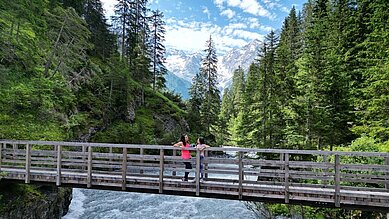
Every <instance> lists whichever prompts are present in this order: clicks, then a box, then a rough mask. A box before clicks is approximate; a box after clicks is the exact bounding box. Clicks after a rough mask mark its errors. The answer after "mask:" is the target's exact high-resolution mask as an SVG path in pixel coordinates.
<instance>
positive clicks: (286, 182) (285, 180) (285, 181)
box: [284, 153, 289, 204]
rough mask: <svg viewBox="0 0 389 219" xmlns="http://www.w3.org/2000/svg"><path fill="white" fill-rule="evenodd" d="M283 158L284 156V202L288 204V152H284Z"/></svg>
mask: <svg viewBox="0 0 389 219" xmlns="http://www.w3.org/2000/svg"><path fill="white" fill-rule="evenodd" d="M284 158H285V162H284V163H285V166H284V170H285V178H284V183H285V184H284V186H285V203H286V204H288V203H289V154H288V153H285V155H284Z"/></svg>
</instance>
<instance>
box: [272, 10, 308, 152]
mask: <svg viewBox="0 0 389 219" xmlns="http://www.w3.org/2000/svg"><path fill="white" fill-rule="evenodd" d="M301 52H302V36H301V25H300V22H299V18H298V17H297V14H296V10H295V8H294V7H293V8H292V9H291V11H290V13H289V16H288V17H287V18H286V19H285V21H284V24H283V27H282V30H281V34H280V42H279V45H278V47H277V50H276V53H277V57H278V60H277V62H276V64H275V73H276V76H277V79H278V81H279V85H278V89H277V92H278V93H279V101H280V110H281V112H282V114H281V115H280V116H281V117H280V121H281V123H280V124H279V125H280V127H279V129H280V130H281V132H280V133H281V134H282V136H283V137H282V139H281V140H280V142H282V147H283V148H294V147H298V145H299V144H300V142H301V135H300V133H299V121H298V116H297V115H298V110H297V108H296V105H295V99H296V96H297V91H296V84H295V83H296V82H295V76H296V74H297V70H298V69H297V66H296V61H297V60H298V58H299V57H300V56H301Z"/></svg>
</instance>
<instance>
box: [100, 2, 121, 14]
mask: <svg viewBox="0 0 389 219" xmlns="http://www.w3.org/2000/svg"><path fill="white" fill-rule="evenodd" d="M101 3H102V5H103V8H104V10H105V12H106V13H105V17H106V18H107V19H110V18H111V16H113V15H114V14H115V12H114V7H115V5H116V4H117V3H118V1H117V0H101Z"/></svg>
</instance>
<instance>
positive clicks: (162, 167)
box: [142, 149, 165, 193]
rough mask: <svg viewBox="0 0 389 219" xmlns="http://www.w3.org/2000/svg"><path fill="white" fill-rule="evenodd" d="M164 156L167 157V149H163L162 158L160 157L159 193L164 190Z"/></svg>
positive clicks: (161, 151)
mask: <svg viewBox="0 0 389 219" xmlns="http://www.w3.org/2000/svg"><path fill="white" fill-rule="evenodd" d="M164 157H165V151H164V150H163V149H161V150H160V159H159V193H162V192H163V172H164V163H165V161H164ZM142 173H143V172H142Z"/></svg>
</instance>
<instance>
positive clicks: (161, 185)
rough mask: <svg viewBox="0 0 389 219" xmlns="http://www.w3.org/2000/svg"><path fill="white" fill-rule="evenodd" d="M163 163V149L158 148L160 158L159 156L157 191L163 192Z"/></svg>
mask: <svg viewBox="0 0 389 219" xmlns="http://www.w3.org/2000/svg"><path fill="white" fill-rule="evenodd" d="M164 164H165V151H164V150H163V149H161V150H160V158H159V193H162V192H163V171H164Z"/></svg>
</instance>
